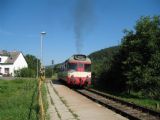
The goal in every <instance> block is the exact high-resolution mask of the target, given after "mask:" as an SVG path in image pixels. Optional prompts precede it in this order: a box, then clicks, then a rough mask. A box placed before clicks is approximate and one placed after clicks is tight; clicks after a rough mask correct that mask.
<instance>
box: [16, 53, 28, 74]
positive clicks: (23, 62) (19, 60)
mask: <svg viewBox="0 0 160 120" xmlns="http://www.w3.org/2000/svg"><path fill="white" fill-rule="evenodd" d="M13 66H14V67H13V69H14V70H19V69H22V68H28V64H27V62H26V60H25V59H24V56H23V54H22V53H20V55H19V56H18V58H17V59H16V61H15V62H14V64H13ZM14 70H13V72H14ZM13 75H14V73H13Z"/></svg>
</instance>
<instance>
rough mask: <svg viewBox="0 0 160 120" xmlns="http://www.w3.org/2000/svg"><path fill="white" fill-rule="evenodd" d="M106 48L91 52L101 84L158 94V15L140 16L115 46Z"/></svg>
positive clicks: (159, 68)
mask: <svg viewBox="0 0 160 120" xmlns="http://www.w3.org/2000/svg"><path fill="white" fill-rule="evenodd" d="M106 50H107V51H108V53H107V52H106V51H104V50H101V51H100V52H96V53H93V54H91V55H90V57H91V59H92V61H93V72H94V74H95V75H96V76H98V78H99V79H98V81H99V83H100V85H101V86H103V87H104V88H105V89H109V90H114V91H118V92H123V91H128V93H130V92H132V91H134V92H141V93H142V94H144V95H145V96H148V97H151V98H156V99H157V98H158V99H159V98H160V96H159V93H160V17H158V16H155V17H141V18H140V19H139V20H138V21H137V23H136V26H135V30H134V31H127V30H125V36H124V37H123V39H122V44H121V45H120V46H119V48H118V49H117V50H115V49H111V51H110V50H109V49H106ZM106 53H107V54H106Z"/></svg>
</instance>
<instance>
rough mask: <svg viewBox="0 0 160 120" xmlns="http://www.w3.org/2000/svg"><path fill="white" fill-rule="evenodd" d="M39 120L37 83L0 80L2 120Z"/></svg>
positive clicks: (0, 119)
mask: <svg viewBox="0 0 160 120" xmlns="http://www.w3.org/2000/svg"><path fill="white" fill-rule="evenodd" d="M37 119H38V103H37V81H36V80H30V79H25V80H24V79H17V80H10V81H8V80H0V120H37Z"/></svg>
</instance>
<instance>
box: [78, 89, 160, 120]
mask: <svg viewBox="0 0 160 120" xmlns="http://www.w3.org/2000/svg"><path fill="white" fill-rule="evenodd" d="M75 91H77V92H78V93H80V94H82V95H84V96H86V97H87V98H89V99H91V100H93V101H96V102H97V103H99V104H101V105H103V106H105V107H107V108H109V109H112V110H114V111H115V112H117V113H119V114H121V115H123V116H125V117H127V118H129V119H134V120H146V119H147V120H160V113H159V112H157V111H154V110H151V109H148V108H145V107H142V106H138V105H135V104H133V103H129V102H126V101H124V100H121V99H119V98H117V97H115V96H112V95H109V94H106V93H103V92H100V91H97V90H94V89H75Z"/></svg>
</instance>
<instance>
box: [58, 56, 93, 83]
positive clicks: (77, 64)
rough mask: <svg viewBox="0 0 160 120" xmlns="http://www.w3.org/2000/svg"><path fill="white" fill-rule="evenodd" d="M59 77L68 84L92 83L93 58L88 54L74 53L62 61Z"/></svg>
mask: <svg viewBox="0 0 160 120" xmlns="http://www.w3.org/2000/svg"><path fill="white" fill-rule="evenodd" d="M58 77H59V79H61V80H63V81H65V82H66V83H67V84H68V85H77V86H88V85H90V84H91V60H90V59H89V58H88V57H87V56H86V55H73V56H72V57H70V58H69V59H68V60H66V61H65V62H64V63H62V65H61V72H59V74H58Z"/></svg>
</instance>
